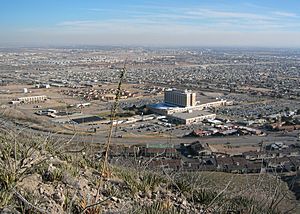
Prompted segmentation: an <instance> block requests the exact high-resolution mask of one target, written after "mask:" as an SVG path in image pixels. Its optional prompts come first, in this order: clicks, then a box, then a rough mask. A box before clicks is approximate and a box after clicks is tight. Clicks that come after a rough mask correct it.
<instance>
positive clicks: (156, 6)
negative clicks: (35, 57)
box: [0, 0, 300, 47]
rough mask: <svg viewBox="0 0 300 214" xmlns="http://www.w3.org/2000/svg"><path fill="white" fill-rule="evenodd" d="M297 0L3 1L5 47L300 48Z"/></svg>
mask: <svg viewBox="0 0 300 214" xmlns="http://www.w3.org/2000/svg"><path fill="white" fill-rule="evenodd" d="M299 8H300V3H299V2H297V1H292V0H290V1H280V0H275V1H269V0H263V1H258V0H255V1H239V0H234V1H222V0H213V1H193V0H189V1H185V2H181V1H109V2H108V1H94V0H90V1H77V0H76V1H70V0H64V1H56V0H54V1H48V0H47V1H36V0H29V1H20V0H13V1H9V2H2V3H1V9H0V14H1V15H0V18H1V19H0V20H1V21H0V27H1V29H2V30H1V31H2V33H1V35H0V46H3V47H6V46H23V45H25V46H26V45H146V46H249V47H251V46H255V47H300V40H299V38H300V24H299V23H300V9H299Z"/></svg>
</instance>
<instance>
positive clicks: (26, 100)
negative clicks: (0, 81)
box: [11, 95, 47, 104]
mask: <svg viewBox="0 0 300 214" xmlns="http://www.w3.org/2000/svg"><path fill="white" fill-rule="evenodd" d="M46 100H47V96H45V95H40V96H31V97H19V98H18V99H17V100H16V101H17V102H18V103H38V102H44V101H46ZM16 101H15V100H13V101H11V103H12V104H14V103H15V102H16Z"/></svg>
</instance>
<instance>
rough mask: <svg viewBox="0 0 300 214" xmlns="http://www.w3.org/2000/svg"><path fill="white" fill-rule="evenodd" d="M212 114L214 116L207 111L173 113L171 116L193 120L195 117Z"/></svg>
mask: <svg viewBox="0 0 300 214" xmlns="http://www.w3.org/2000/svg"><path fill="white" fill-rule="evenodd" d="M212 114H214V113H211V112H208V111H201V110H193V111H186V112H178V113H174V114H172V117H176V118H181V119H189V118H195V117H200V116H205V115H212Z"/></svg>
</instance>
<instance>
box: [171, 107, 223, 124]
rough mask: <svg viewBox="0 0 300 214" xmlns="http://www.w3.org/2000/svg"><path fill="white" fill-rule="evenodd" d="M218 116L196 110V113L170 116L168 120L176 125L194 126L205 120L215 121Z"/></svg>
mask: <svg viewBox="0 0 300 214" xmlns="http://www.w3.org/2000/svg"><path fill="white" fill-rule="evenodd" d="M216 116H217V115H216V114H214V113H210V112H207V111H201V110H194V111H191V110H189V111H186V112H178V113H174V114H171V115H169V116H168V118H169V119H170V120H171V121H173V122H174V123H179V124H186V125H188V124H193V123H199V122H202V121H203V120H205V119H215V118H216Z"/></svg>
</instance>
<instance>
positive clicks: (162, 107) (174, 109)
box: [147, 100, 227, 115]
mask: <svg viewBox="0 0 300 214" xmlns="http://www.w3.org/2000/svg"><path fill="white" fill-rule="evenodd" d="M226 105H227V100H219V101H215V102H209V103H203V104H200V105H195V106H189V107H179V106H175V105H172V104H169V103H156V104H150V105H148V106H147V107H148V108H149V109H150V111H152V112H153V113H156V114H160V115H171V114H174V113H180V112H185V111H189V110H193V111H196V110H204V109H208V108H212V107H213V108H217V107H221V106H226Z"/></svg>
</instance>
